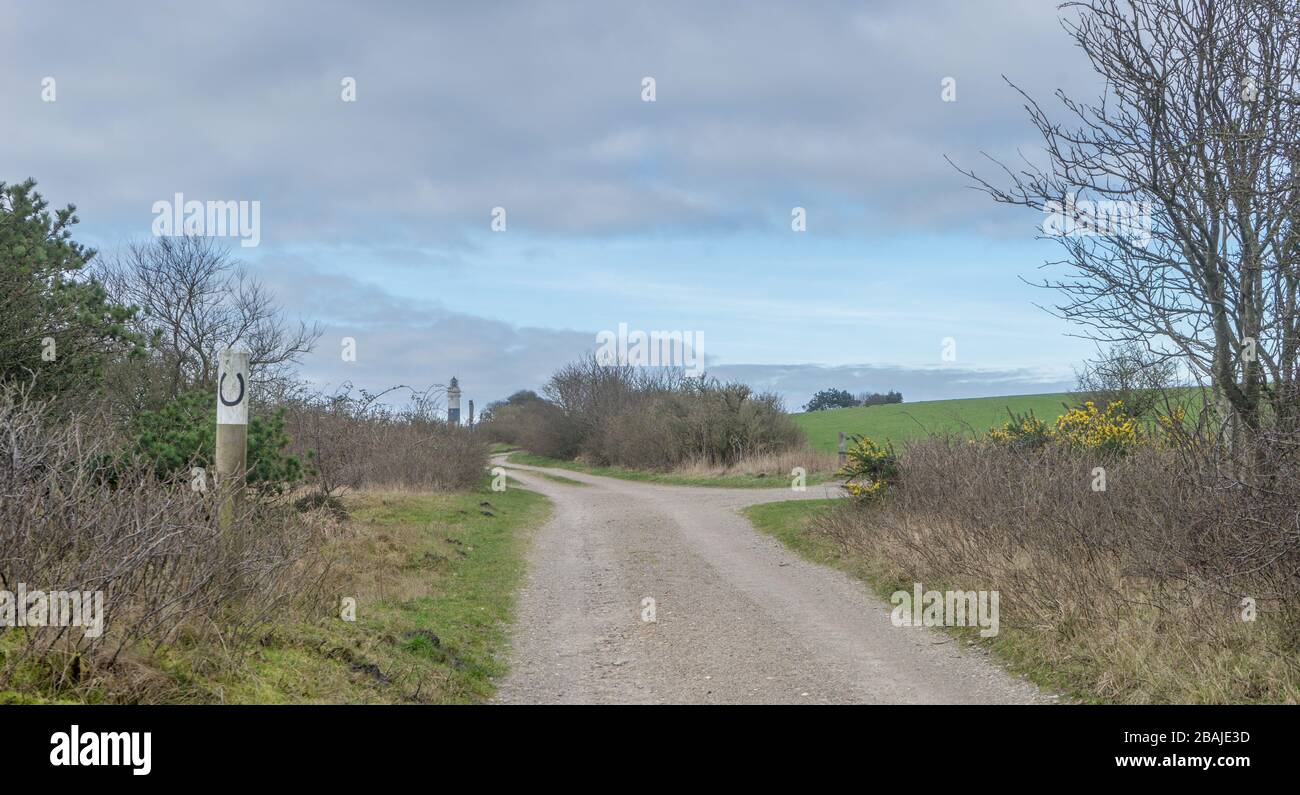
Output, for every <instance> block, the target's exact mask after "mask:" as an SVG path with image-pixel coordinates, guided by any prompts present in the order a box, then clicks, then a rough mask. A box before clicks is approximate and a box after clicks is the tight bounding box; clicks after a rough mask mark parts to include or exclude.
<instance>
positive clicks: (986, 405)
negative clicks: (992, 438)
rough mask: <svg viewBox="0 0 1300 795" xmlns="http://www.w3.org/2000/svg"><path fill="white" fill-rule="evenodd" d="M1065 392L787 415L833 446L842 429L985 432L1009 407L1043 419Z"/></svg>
mask: <svg viewBox="0 0 1300 795" xmlns="http://www.w3.org/2000/svg"><path fill="white" fill-rule="evenodd" d="M1069 399H1070V398H1069V395H1068V394H1066V393H1064V392H1057V393H1053V394H1046V395H1010V396H1007V397H991V398H965V399H962V400H927V401H922V402H919V403H895V404H892V405H887V406H859V407H857V408H851V409H830V410H828V411H810V412H804V413H801V414H794V415H791V416H792V417H793V418H794V421H795V422H797V423H798V424H799V426H800V427H802V428H803V429H804V432H806V433H807V434H808V442H809V444H811V445H812V446H813V447H815V448H817V449H819V450H828V451H833V450H835V447H836V444H837V442H838V440H839V433H840V431H844V433H846V434H854V433H857V434H862V435H863V436H869V437H871V438H872V439H873V440H874V441H877V442H883V441H885V440H886V439H888V440H891V441H894V442H905V441H907V440H908V439H915V438H917V437H921V436H926V435H929V434H932V433H943V432H951V433H959V434H960V433H972V432H974V433H983V432H984V431H987V430H988V429H989V428H993V427H996V426H1000V425H1001V424H1002V423H1004V422H1006V421H1007V419H1008V417H1007V410H1008V409H1010V410H1011V411H1013V412H1015V413H1017V414H1021V413H1023V412H1026V411H1030V410H1032V411H1033V412H1034V414H1035V415H1036V416H1037V417H1038V418H1039V419H1041V420H1043V421H1045V422H1051V421H1053V420H1055V419H1056V418H1057V417H1059V416H1060V415H1061V414H1063V413H1064V412H1065V409H1064V408H1063V406H1062V404H1063V403H1067V402H1069Z"/></svg>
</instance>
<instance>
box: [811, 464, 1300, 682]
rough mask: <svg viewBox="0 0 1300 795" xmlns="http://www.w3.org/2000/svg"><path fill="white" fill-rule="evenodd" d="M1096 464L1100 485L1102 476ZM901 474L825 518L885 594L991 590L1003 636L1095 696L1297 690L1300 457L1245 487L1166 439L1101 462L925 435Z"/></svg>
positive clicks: (829, 531)
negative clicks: (1246, 611) (1252, 611)
mask: <svg viewBox="0 0 1300 795" xmlns="http://www.w3.org/2000/svg"><path fill="white" fill-rule="evenodd" d="M1275 452H1276V451H1275ZM1276 454H1277V455H1279V456H1285V455H1287V454H1288V453H1287V451H1285V450H1284V451H1281V452H1276ZM1096 466H1104V467H1105V468H1106V471H1107V489H1106V491H1104V492H1096V491H1093V490H1092V488H1091V484H1092V479H1093V475H1092V471H1093V468H1094V467H1096ZM902 469H903V472H902V478H901V482H900V485H899V486H898V488H897V489H896V490H895V492H894V493H893V494H892V495H891V496H890V497H889V498H887V499H886V500H884V501H883V502H882V503H881V504H878V505H870V506H869V505H848V506H845V507H844V508H842V509H840V510H836V511H832V512H830V513H829V514H828V515H826V516H825V517H822V518H821V519H820V520H819V521H817V522H816V523H815V524H814V532H816V533H819V534H821V535H823V536H825V537H828V538H831V539H833V540H835V541H836V542H837V543H838V544H839V545H840V546H841V547H842V548H843V549H844V550H846V551H847V552H849V553H850V554H851V555H852V556H853V557H854V558H856V559H858V560H860V561H864V562H865V566H866V567H867V571H868V572H869V577H870V579H871V580H872V581H873V582H874V583H875V584H876V585H877V586H878V587H879V588H880V589H881V590H882V592H887V591H892V590H894V589H895V588H896V587H907V588H910V584H911V583H913V582H921V583H923V584H924V585H925V587H926V588H927V589H929V588H935V589H940V590H943V589H947V588H954V589H956V588H960V589H964V590H998V591H999V592H1000V596H1001V623H1002V633H1001V634H1000V635H999V636H998V637H997V638H996V639H995V640H994V642H993V645H994V647H995V648H996V649H997V650H998V651H1000V652H1002V653H1003V654H1005V655H1006V656H1007V657H1008V658H1009V659H1010V660H1011V661H1012V662H1013V663H1014V664H1015V665H1016V666H1017V667H1019V668H1021V669H1023V670H1025V671H1027V672H1028V673H1030V674H1031V675H1034V676H1035V678H1037V679H1038V680H1039V681H1041V682H1045V683H1048V684H1051V685H1053V686H1056V687H1060V688H1063V689H1065V690H1067V691H1070V692H1073V693H1075V694H1078V695H1080V696H1082V697H1084V698H1096V699H1101V700H1106V701H1116V702H1128V703H1147V702H1178V703H1181V702H1194V703H1237V702H1253V701H1269V702H1285V703H1295V702H1297V701H1300V664H1298V663H1297V652H1298V651H1300V648H1298V645H1300V632H1298V630H1300V615H1298V614H1297V608H1298V607H1300V545H1298V544H1297V539H1298V538H1300V535H1298V529H1297V521H1298V520H1297V516H1296V513H1295V505H1296V504H1300V483H1297V473H1296V470H1295V469H1294V468H1293V467H1289V466H1282V467H1274V469H1273V474H1272V476H1270V477H1267V478H1254V479H1252V482H1242V481H1241V480H1238V479H1233V478H1228V477H1225V476H1224V475H1223V474H1222V473H1221V472H1218V471H1217V470H1216V469H1214V468H1206V467H1203V466H1200V465H1196V464H1193V463H1190V462H1189V461H1186V460H1184V459H1183V458H1182V457H1181V456H1179V455H1177V454H1175V453H1174V452H1172V451H1169V450H1161V449H1154V448H1149V449H1143V450H1140V451H1138V452H1136V453H1133V454H1131V455H1129V456H1127V457H1123V458H1112V459H1098V458H1095V457H1093V456H1090V455H1088V454H1086V453H1076V452H1071V451H1069V450H1063V449H1060V448H1058V447H1055V446H1049V447H1046V448H1043V449H1040V450H1029V451H1015V450H1010V449H1006V448H1003V447H999V446H995V445H992V444H986V443H971V442H968V441H958V440H943V439H932V440H928V441H925V442H915V443H913V444H912V445H910V446H909V448H908V451H907V454H906V456H905V457H904V459H903V462H902ZM1245 597H1251V598H1253V599H1255V600H1256V604H1257V607H1258V611H1259V613H1258V618H1257V620H1256V621H1254V622H1246V621H1243V620H1242V609H1243V608H1242V605H1241V602H1242V599H1243V598H1245Z"/></svg>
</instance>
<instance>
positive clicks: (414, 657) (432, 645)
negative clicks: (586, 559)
mask: <svg viewBox="0 0 1300 795" xmlns="http://www.w3.org/2000/svg"><path fill="white" fill-rule="evenodd" d="M348 503H349V505H348V507H349V509H350V511H351V514H352V518H351V521H352V523H353V526H354V528H355V529H356V530H358V531H359V532H358V533H357V534H356V535H355V536H354V537H352V538H349V539H345V540H344V541H342V542H341V543H340V547H339V549H337V550H335V553H336V554H337V555H338V560H339V563H341V564H343V565H345V566H346V568H347V570H348V571H349V577H348V579H349V580H350V582H349V583H348V585H350V588H348V590H349V593H347V594H340V599H341V598H342V597H343V596H352V598H355V599H356V620H355V622H346V621H343V620H341V619H340V618H338V617H330V618H326V619H324V620H322V621H317V622H307V623H300V624H297V625H290V626H289V627H287V628H284V629H280V630H277V631H276V632H275V633H273V635H272V636H271V638H269V641H270V642H269V643H266V644H264V646H263V648H262V649H261V650H260V651H259V652H258V653H257V655H256V658H255V659H254V660H252V661H250V664H249V665H248V666H247V669H246V670H245V671H244V672H243V674H242V675H241V676H240V677H239V678H238V680H237V681H232V682H229V683H224V682H223V683H220V686H221V692H220V695H221V696H222V697H223V700H226V701H232V702H256V703H268V702H269V703H277V702H349V703H355V702H363V703H366V702H371V703H391V702H418V703H467V702H470V703H472V702H481V701H484V700H486V699H487V698H489V697H490V696H491V695H492V692H493V680H494V679H495V678H497V677H500V676H501V675H502V674H504V673H505V663H504V659H503V652H504V649H505V644H506V633H507V628H508V624H509V621H510V618H511V614H512V612H513V609H514V600H515V591H516V589H517V587H518V585H519V584H520V582H521V581H522V577H523V573H524V553H525V551H526V549H527V545H528V537H527V532H526V530H527V529H528V528H531V527H535V526H537V525H539V524H540V523H542V522H543V521H544V520H545V518H546V516H547V515H548V514H549V511H550V504H549V502H548V501H547V500H546V498H544V497H542V496H541V495H539V494H536V493H534V492H530V491H525V490H523V489H508V490H506V491H504V492H493V491H491V490H490V489H489V488H487V487H482V488H480V489H479V490H477V491H474V492H468V493H464V492H462V493H449V494H411V493H401V492H391V493H383V492H379V493H365V494H358V495H355V496H353V497H352V498H351V499H349V500H348Z"/></svg>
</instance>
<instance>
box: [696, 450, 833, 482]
mask: <svg viewBox="0 0 1300 795" xmlns="http://www.w3.org/2000/svg"><path fill="white" fill-rule="evenodd" d="M839 466H840V465H839V457H838V456H837V455H836V454H835V453H827V452H823V451H821V450H814V449H812V448H810V447H803V448H796V449H790V450H782V451H780V452H775V453H756V454H750V455H746V456H744V457H742V458H741V459H740V460H739V461H736V462H735V463H732V464H721V463H710V462H709V461H708V460H707V459H695V460H694V461H689V462H686V463H683V464H679V465H678V466H677V467H675V468H674V469H673V472H674V474H679V475H701V476H725V475H773V476H777V475H779V476H781V477H789V475H790V472H791V470H793V469H794V468H795V467H803V468H804V469H805V470H806V471H807V473H808V474H809V475H812V474H814V473H824V474H830V473H834V472H836V471H838V470H839Z"/></svg>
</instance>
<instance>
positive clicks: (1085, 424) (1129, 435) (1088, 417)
mask: <svg viewBox="0 0 1300 795" xmlns="http://www.w3.org/2000/svg"><path fill="white" fill-rule="evenodd" d="M1052 436H1053V438H1054V439H1056V440H1057V441H1059V442H1060V443H1061V444H1064V445H1066V446H1067V447H1074V448H1078V449H1082V450H1103V451H1107V452H1115V453H1122V452H1125V451H1127V450H1130V449H1132V448H1133V447H1135V446H1137V445H1138V444H1140V443H1141V442H1142V441H1143V434H1142V433H1141V429H1140V427H1139V426H1138V423H1137V421H1136V420H1134V419H1133V417H1132V416H1131V415H1130V414H1128V413H1127V412H1125V411H1124V404H1123V403H1121V402H1120V401H1115V402H1113V403H1111V404H1110V405H1108V406H1107V407H1106V408H1105V410H1101V409H1098V408H1097V406H1096V404H1094V403H1093V402H1092V401H1090V400H1089V401H1087V402H1085V403H1084V404H1083V406H1082V407H1080V408H1073V409H1070V410H1069V411H1067V412H1066V413H1065V414H1062V415H1061V416H1060V417H1057V418H1056V429H1055V431H1054V432H1053V434H1052Z"/></svg>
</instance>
